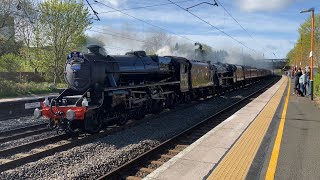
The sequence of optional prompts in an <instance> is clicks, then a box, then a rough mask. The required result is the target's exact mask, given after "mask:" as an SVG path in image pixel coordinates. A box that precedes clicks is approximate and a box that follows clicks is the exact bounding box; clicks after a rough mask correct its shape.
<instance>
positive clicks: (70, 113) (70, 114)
mask: <svg viewBox="0 0 320 180" xmlns="http://www.w3.org/2000/svg"><path fill="white" fill-rule="evenodd" d="M75 116H76V113H75V112H74V111H73V110H72V109H69V110H68V111H67V114H66V118H67V119H68V120H70V121H71V120H74V118H75Z"/></svg>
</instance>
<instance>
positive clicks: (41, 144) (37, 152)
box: [0, 118, 148, 172]
mask: <svg viewBox="0 0 320 180" xmlns="http://www.w3.org/2000/svg"><path fill="white" fill-rule="evenodd" d="M145 119H148V118H145ZM142 122H143V120H142V121H129V122H128V123H127V124H126V125H124V126H110V127H107V128H106V129H105V130H104V131H101V132H100V133H98V134H94V135H89V136H86V134H82V135H80V136H79V137H70V136H68V135H67V134H64V133H63V134H58V135H55V136H52V137H48V138H44V139H40V140H37V141H33V142H30V143H26V144H23V145H20V146H15V147H12V148H8V149H4V150H0V172H3V171H6V170H9V169H13V168H16V167H18V166H21V165H23V164H26V163H29V162H33V161H36V160H39V159H41V158H44V157H47V156H50V155H53V154H54V153H57V152H61V151H64V150H67V149H70V148H73V147H75V146H79V145H82V144H85V143H89V142H92V141H94V140H96V139H98V138H102V137H105V136H107V135H110V134H113V133H116V132H119V131H122V130H124V129H126V128H129V127H132V126H135V125H137V124H139V123H142Z"/></svg>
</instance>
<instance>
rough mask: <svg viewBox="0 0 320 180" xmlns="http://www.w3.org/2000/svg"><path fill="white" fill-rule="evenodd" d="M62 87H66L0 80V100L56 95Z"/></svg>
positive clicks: (62, 85) (44, 83) (43, 83)
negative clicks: (48, 94)
mask: <svg viewBox="0 0 320 180" xmlns="http://www.w3.org/2000/svg"><path fill="white" fill-rule="evenodd" d="M63 87H66V85H64V84H58V85H57V87H53V86H52V85H51V84H50V83H47V82H42V83H35V82H14V81H9V80H4V79H2V78H0V98H8V97H17V96H28V95H37V94H47V93H57V92H58V88H63Z"/></svg>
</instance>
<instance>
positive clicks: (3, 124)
mask: <svg viewBox="0 0 320 180" xmlns="http://www.w3.org/2000/svg"><path fill="white" fill-rule="evenodd" d="M42 123H47V122H46V120H45V119H44V118H40V119H34V118H33V116H25V117H20V118H16V119H8V120H5V121H0V132H3V131H8V130H11V129H16V128H21V127H25V126H30V125H36V124H42Z"/></svg>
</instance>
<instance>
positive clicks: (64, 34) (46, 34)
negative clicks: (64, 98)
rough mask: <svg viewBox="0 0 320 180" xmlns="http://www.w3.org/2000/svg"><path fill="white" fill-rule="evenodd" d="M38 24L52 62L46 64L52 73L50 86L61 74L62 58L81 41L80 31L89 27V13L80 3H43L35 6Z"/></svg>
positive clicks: (53, 0)
mask: <svg viewBox="0 0 320 180" xmlns="http://www.w3.org/2000/svg"><path fill="white" fill-rule="evenodd" d="M39 11H40V13H41V14H40V16H39V22H38V23H39V25H38V29H37V32H38V33H39V37H41V38H42V40H43V41H44V43H43V45H44V46H47V47H48V48H49V49H50V50H52V53H53V59H52V60H51V62H50V59H47V60H46V61H48V62H47V64H48V66H49V67H50V68H51V72H53V83H54V84H56V83H57V78H58V77H61V76H62V75H63V66H64V63H65V59H66V55H67V53H68V52H70V51H71V50H72V49H75V48H79V47H80V46H81V45H83V44H84V42H85V35H84V31H85V30H86V29H88V28H89V26H90V24H91V21H90V17H89V16H90V14H89V10H88V9H87V8H85V7H84V4H83V1H80V2H79V1H78V0H47V1H42V2H41V3H40V5H39Z"/></svg>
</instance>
